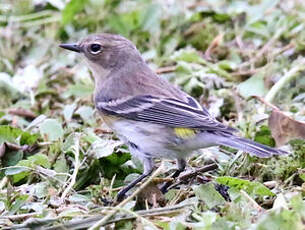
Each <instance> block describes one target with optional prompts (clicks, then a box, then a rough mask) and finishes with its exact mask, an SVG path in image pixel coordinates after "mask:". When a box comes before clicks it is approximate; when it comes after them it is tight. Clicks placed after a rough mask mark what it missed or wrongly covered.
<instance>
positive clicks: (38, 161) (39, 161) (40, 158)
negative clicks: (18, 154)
mask: <svg viewBox="0 0 305 230" xmlns="http://www.w3.org/2000/svg"><path fill="white" fill-rule="evenodd" d="M27 159H28V160H29V161H30V162H31V164H32V165H33V166H34V165H40V166H42V167H45V168H50V167H51V163H50V160H49V158H48V157H47V156H46V155H44V154H41V153H38V154H35V155H33V156H30V157H28V158H27Z"/></svg>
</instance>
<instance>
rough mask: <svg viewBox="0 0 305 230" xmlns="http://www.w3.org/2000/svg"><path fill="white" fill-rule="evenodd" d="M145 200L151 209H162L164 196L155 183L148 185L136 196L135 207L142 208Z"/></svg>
mask: <svg viewBox="0 0 305 230" xmlns="http://www.w3.org/2000/svg"><path fill="white" fill-rule="evenodd" d="M145 200H147V202H148V203H149V204H150V205H152V206H153V207H160V206H161V207H162V206H164V204H165V198H164V195H163V194H162V192H161V191H160V189H159V188H158V186H157V185H156V184H155V183H150V184H149V185H147V186H146V187H145V188H144V189H143V190H142V191H141V192H140V193H139V194H138V198H137V205H142V206H143V205H144V204H145Z"/></svg>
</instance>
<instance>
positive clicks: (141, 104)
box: [97, 95, 234, 133]
mask: <svg viewBox="0 0 305 230" xmlns="http://www.w3.org/2000/svg"><path fill="white" fill-rule="evenodd" d="M97 109H98V110H100V111H101V112H103V113H106V114H109V115H115V116H120V117H124V118H127V119H131V120H135V121H142V122H149V123H154V124H160V125H165V126H169V127H174V128H178V127H179V128H196V129H202V130H206V131H224V132H230V133H231V132H232V131H234V129H233V128H230V127H227V126H225V125H223V124H222V123H220V122H218V121H217V120H215V119H214V118H213V117H211V115H210V114H209V113H208V111H207V110H206V109H205V108H202V107H201V106H200V105H199V103H198V102H196V101H195V99H193V98H192V97H188V102H183V101H180V100H177V99H172V98H158V97H155V96H150V95H139V96H134V97H126V98H123V99H117V100H112V101H108V102H99V103H97Z"/></svg>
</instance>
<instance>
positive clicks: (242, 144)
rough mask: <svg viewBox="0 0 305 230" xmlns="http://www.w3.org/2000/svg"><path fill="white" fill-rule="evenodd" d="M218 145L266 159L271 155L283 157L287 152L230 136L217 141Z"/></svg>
mask: <svg viewBox="0 0 305 230" xmlns="http://www.w3.org/2000/svg"><path fill="white" fill-rule="evenodd" d="M219 144H221V145H224V146H228V147H232V148H236V149H239V150H242V151H245V152H247V153H250V154H252V155H255V156H257V157H261V158H267V157H271V156H273V155H285V154H288V152H285V151H283V150H280V149H275V148H272V147H269V146H266V145H263V144H259V143H257V142H254V141H251V140H249V139H246V138H242V137H236V136H231V137H228V138H225V139H222V140H220V141H219Z"/></svg>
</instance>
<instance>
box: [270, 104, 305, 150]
mask: <svg viewBox="0 0 305 230" xmlns="http://www.w3.org/2000/svg"><path fill="white" fill-rule="evenodd" d="M268 122H269V128H270V130H271V133H272V137H273V138H274V140H275V142H276V146H278V147H279V146H282V145H284V144H286V143H287V142H288V141H290V140H292V139H297V138H301V139H305V123H304V122H300V121H296V120H294V119H292V118H291V117H289V116H287V115H285V114H284V113H283V112H281V111H280V110H278V109H273V110H272V113H271V116H270V117H269V121H268Z"/></svg>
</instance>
